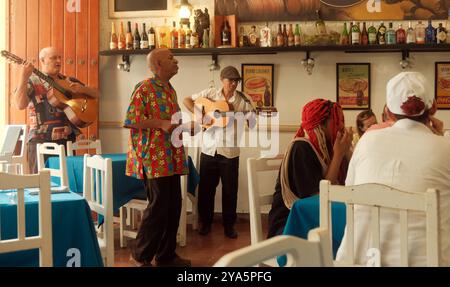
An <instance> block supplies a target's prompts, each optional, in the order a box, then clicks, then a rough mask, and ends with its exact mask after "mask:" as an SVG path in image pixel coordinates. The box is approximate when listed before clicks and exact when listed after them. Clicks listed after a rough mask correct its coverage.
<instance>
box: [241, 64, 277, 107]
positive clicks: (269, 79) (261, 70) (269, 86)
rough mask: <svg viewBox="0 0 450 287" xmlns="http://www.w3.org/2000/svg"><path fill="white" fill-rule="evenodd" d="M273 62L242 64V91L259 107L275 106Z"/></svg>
mask: <svg viewBox="0 0 450 287" xmlns="http://www.w3.org/2000/svg"><path fill="white" fill-rule="evenodd" d="M273 69H274V65H273V64H242V91H243V92H244V93H246V94H247V95H249V96H250V97H251V99H252V101H253V102H254V103H255V104H256V107H257V108H269V107H273V106H274V101H273V98H274V96H273Z"/></svg>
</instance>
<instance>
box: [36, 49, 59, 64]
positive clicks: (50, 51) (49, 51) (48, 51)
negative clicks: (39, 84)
mask: <svg viewBox="0 0 450 287" xmlns="http://www.w3.org/2000/svg"><path fill="white" fill-rule="evenodd" d="M56 53H57V51H56V48H55V47H45V48H43V49H42V50H41V51H40V52H39V60H41V61H42V60H43V59H44V58H45V57H46V56H47V55H50V54H56Z"/></svg>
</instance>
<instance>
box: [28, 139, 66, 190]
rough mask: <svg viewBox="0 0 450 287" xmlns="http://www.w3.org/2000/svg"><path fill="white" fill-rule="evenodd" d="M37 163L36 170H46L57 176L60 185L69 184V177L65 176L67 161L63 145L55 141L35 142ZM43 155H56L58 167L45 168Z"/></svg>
mask: <svg viewBox="0 0 450 287" xmlns="http://www.w3.org/2000/svg"><path fill="white" fill-rule="evenodd" d="M36 149H37V152H36V155H37V164H38V171H41V170H48V171H50V175H51V176H55V177H59V178H60V180H61V186H69V179H68V177H67V162H66V151H65V148H64V145H58V144H56V143H41V144H37V148H36ZM44 155H57V156H58V158H59V169H53V168H46V167H45V159H44Z"/></svg>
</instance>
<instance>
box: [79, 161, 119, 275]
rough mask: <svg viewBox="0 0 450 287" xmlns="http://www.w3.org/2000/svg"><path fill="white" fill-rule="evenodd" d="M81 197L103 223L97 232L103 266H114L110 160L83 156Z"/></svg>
mask: <svg viewBox="0 0 450 287" xmlns="http://www.w3.org/2000/svg"><path fill="white" fill-rule="evenodd" d="M83 167H84V176H83V197H84V198H85V199H86V201H87V202H88V204H89V207H90V208H91V210H92V211H93V212H95V213H97V214H98V215H101V216H103V219H104V222H103V225H102V227H103V228H101V229H99V230H98V232H97V238H98V243H99V245H100V251H101V253H102V257H103V259H104V262H105V266H108V267H113V266H114V222H113V193H112V190H113V186H112V182H113V181H112V162H111V159H105V158H102V157H101V156H99V155H94V156H93V157H91V156H89V155H87V154H85V155H84V162H83Z"/></svg>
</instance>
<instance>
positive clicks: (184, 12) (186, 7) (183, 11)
mask: <svg viewBox="0 0 450 287" xmlns="http://www.w3.org/2000/svg"><path fill="white" fill-rule="evenodd" d="M178 9H180V10H179V12H178V15H179V16H180V25H187V24H188V23H189V18H190V17H191V11H192V5H191V4H190V3H189V1H188V0H180V5H178Z"/></svg>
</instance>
